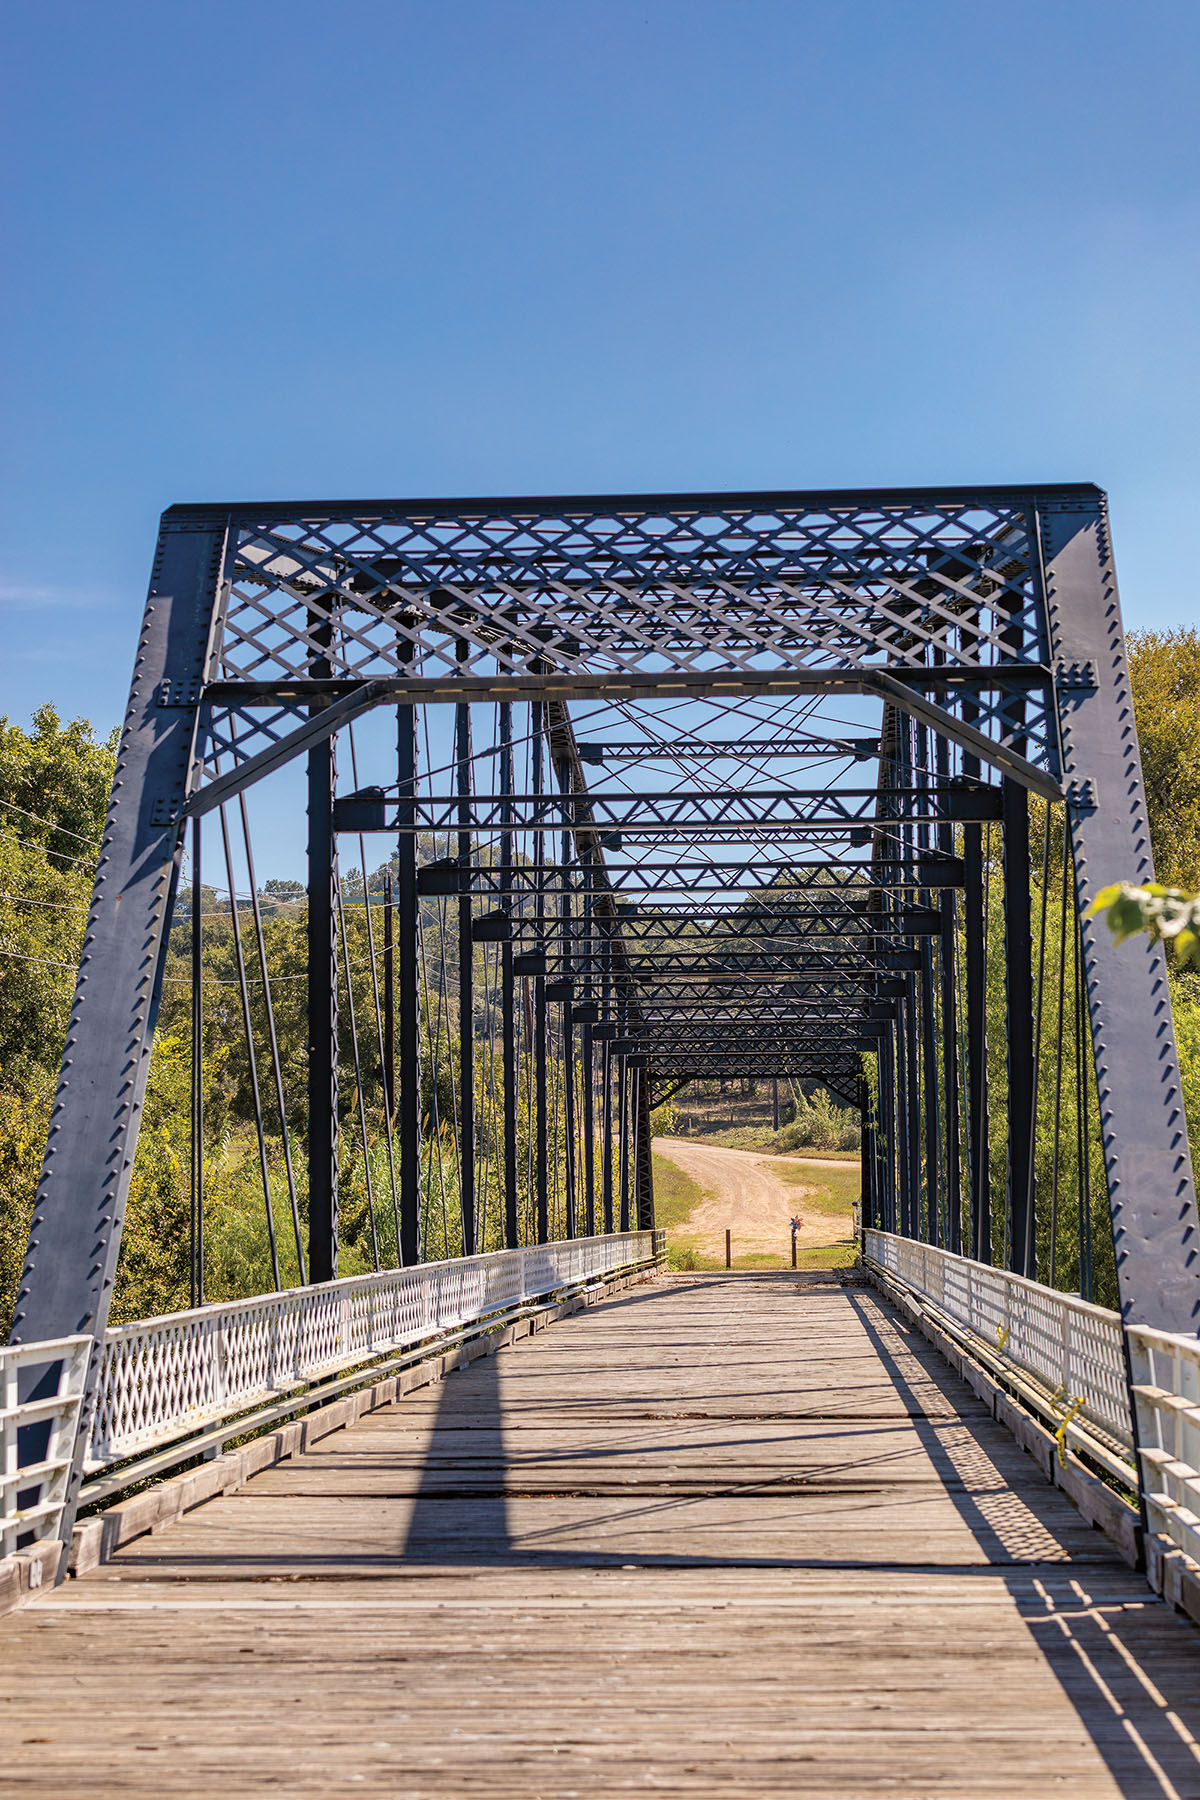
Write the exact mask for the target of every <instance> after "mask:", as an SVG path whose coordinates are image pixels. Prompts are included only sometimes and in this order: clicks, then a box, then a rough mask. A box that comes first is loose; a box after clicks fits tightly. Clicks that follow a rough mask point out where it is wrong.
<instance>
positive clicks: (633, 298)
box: [0, 0, 1200, 728]
mask: <svg viewBox="0 0 1200 1800" xmlns="http://www.w3.org/2000/svg"><path fill="white" fill-rule="evenodd" d="M3 35H4V41H3V43H2V44H0V54H2V55H3V59H4V64H5V67H6V68H7V71H8V78H7V90H8V91H7V95H6V99H5V105H4V108H3V114H4V118H3V124H2V126H0V131H2V133H3V138H4V145H3V166H4V170H5V176H4V180H5V190H6V191H5V196H4V218H3V231H4V242H5V244H6V247H7V252H8V256H7V261H8V266H9V271H10V277H11V279H10V282H9V284H8V290H7V293H6V295H5V297H4V300H3V308H2V311H3V320H2V323H3V331H4V342H5V344H6V346H7V351H8V356H7V372H6V373H7V379H6V383H5V390H4V407H5V411H6V414H7V421H6V430H5V432H4V440H5V443H6V446H7V447H6V450H5V452H4V457H5V469H4V480H3V487H4V500H3V516H2V520H0V534H2V535H0V556H2V561H0V619H2V620H3V626H4V631H5V656H4V659H3V664H2V666H0V711H7V712H8V713H9V714H10V715H11V716H12V717H13V718H15V719H17V720H18V721H21V722H24V721H25V720H26V719H27V718H28V714H29V711H30V709H31V708H32V707H33V706H34V705H35V704H36V703H37V702H38V701H39V700H42V699H51V700H54V701H55V702H56V703H57V704H58V705H59V707H60V709H61V710H63V711H64V712H66V713H68V714H73V713H76V712H82V713H85V714H86V715H87V716H89V717H91V718H92V719H93V720H94V721H95V723H96V724H97V726H99V727H103V728H108V727H109V726H111V724H113V723H114V722H115V721H116V720H117V719H118V718H119V716H120V713H121V710H122V705H123V700H124V691H125V684H126V681H127V678H128V671H129V667H130V663H131V660H132V653H133V644H134V635H135V631H136V627H137V622H138V619H139V617H140V612H141V606H142V600H143V596H144V590H145V582H146V577H147V573H148V569H149V563H150V555H151V551H152V548H153V540H154V530H155V522H156V519H157V515H158V513H159V512H160V511H161V509H162V508H163V507H164V506H166V505H168V504H170V503H171V502H173V501H177V500H204V499H212V498H223V499H224V498H235V497H238V498H244V497H261V498H267V497H287V496H293V497H300V496H325V495H363V496H367V495H385V494H386V495H403V494H406V493H412V494H439V493H444V494H464V493H519V492H548V493H553V492H572V491H573V492H580V491H591V490H595V491H603V490H606V489H618V490H624V491H629V490H638V489H646V490H656V489H657V490H662V489H675V488H678V489H688V488H740V487H759V486H763V487H781V488H786V487H808V486H838V485H843V484H856V485H857V484H875V483H878V484H909V483H927V482H940V481H953V482H964V483H965V482H973V481H981V482H982V481H1008V480H1017V481H1027V480H1074V479H1087V480H1095V481H1098V482H1100V483H1101V484H1103V485H1104V486H1106V487H1107V488H1108V489H1109V492H1110V495H1111V498H1112V504H1113V514H1114V525H1115V532H1116V544H1117V551H1118V562H1119V569H1120V573H1121V579H1122V592H1123V599H1124V605H1125V612H1126V618H1127V621H1128V622H1129V623H1131V624H1172V623H1179V622H1184V621H1189V620H1192V619H1194V618H1195V617H1196V616H1197V614H1198V612H1200V608H1198V607H1197V582H1196V578H1195V575H1194V572H1193V560H1194V545H1195V543H1196V542H1197V540H1198V539H1200V504H1198V498H1197V496H1198V476H1200V453H1198V449H1197V434H1198V425H1197V420H1198V416H1200V407H1198V399H1200V395H1198V386H1200V383H1198V379H1197V377H1198V374H1200V348H1198V334H1197V314H1198V308H1197V289H1198V286H1200V281H1198V277H1200V236H1198V232H1197V225H1198V222H1200V205H1198V201H1200V193H1198V179H1197V177H1198V170H1197V142H1198V127H1197V113H1196V94H1197V91H1198V75H1200V68H1198V64H1200V7H1197V6H1196V5H1195V4H1194V0H1192V3H1191V4H1160V3H1158V0H1141V3H1140V4H1138V5H1136V6H1134V5H1133V4H1132V3H1128V0H1123V3H1120V4H1113V3H1111V0H1110V3H1106V0H1089V3H1088V4H1081V3H1076V0H1039V3H1038V4H1026V3H1025V0H1005V3H1004V4H999V5H997V4H988V3H986V0H985V3H980V4H972V5H963V4H962V3H961V0H960V3H959V4H957V5H950V4H944V3H942V0H905V3H903V4H902V3H900V0H841V4H838V5H834V6H830V5H828V4H824V5H821V6H816V5H810V4H807V3H806V0H790V3H788V4H779V3H777V0H740V4H736V5H735V4H732V3H725V0H686V3H679V0H639V3H638V4H634V5H631V4H628V3H627V0H558V3H557V4H550V3H547V0H487V3H483V0H436V3H431V0H388V3H386V4H384V3H379V0H339V3H338V4H336V5H334V4H324V3H322V4H317V3H315V0H287V4H281V3H276V0H238V3H237V4H228V3H227V0H204V3H203V4H200V3H198V0H169V3H168V4H166V5H164V4H162V0H157V3H156V4H153V5H152V4H150V3H149V0H139V3H134V0H105V4H104V5H102V6H97V5H96V4H95V3H94V0H87V3H86V4H84V3H80V0H37V3H36V4H34V3H32V0H9V4H8V6H7V8H6V9H5V23H4V27H3Z"/></svg>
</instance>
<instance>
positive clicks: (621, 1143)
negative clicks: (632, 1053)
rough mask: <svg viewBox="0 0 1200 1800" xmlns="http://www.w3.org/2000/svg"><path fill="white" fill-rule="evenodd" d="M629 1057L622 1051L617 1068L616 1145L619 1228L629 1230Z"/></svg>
mask: <svg viewBox="0 0 1200 1800" xmlns="http://www.w3.org/2000/svg"><path fill="white" fill-rule="evenodd" d="M629 1114H630V1106H629V1058H628V1057H627V1056H626V1055H625V1054H624V1052H622V1054H621V1055H620V1057H619V1058H618V1070H617V1145H618V1151H619V1157H620V1207H621V1223H620V1230H622V1231H628V1230H629Z"/></svg>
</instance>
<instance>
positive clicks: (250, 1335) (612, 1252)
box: [84, 1231, 658, 1473]
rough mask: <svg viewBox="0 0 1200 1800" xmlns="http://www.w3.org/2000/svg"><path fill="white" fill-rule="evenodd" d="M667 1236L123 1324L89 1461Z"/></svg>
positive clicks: (593, 1269) (190, 1427)
mask: <svg viewBox="0 0 1200 1800" xmlns="http://www.w3.org/2000/svg"><path fill="white" fill-rule="evenodd" d="M657 1236H658V1234H656V1233H654V1232H649V1231H629V1232H618V1233H614V1234H613V1235H611V1236H607V1237H593V1238H573V1239H568V1240H565V1241H560V1242H557V1243H553V1244H539V1245H536V1246H534V1247H532V1248H530V1249H527V1250H496V1251H491V1252H489V1253H487V1254H486V1255H483V1256H472V1257H460V1258H456V1259H454V1260H452V1261H447V1262H437V1263H419V1264H416V1265H414V1267H412V1268H410V1269H387V1270H384V1271H383V1272H382V1273H380V1274H378V1275H356V1276H351V1277H349V1278H348V1279H346V1280H342V1281H328V1282H323V1283H321V1284H320V1285H319V1286H315V1287H307V1288H290V1289H288V1290H286V1291H285V1292H284V1293H281V1294H264V1295H261V1296H259V1297H257V1298H255V1299H252V1300H236V1301H230V1302H228V1303H225V1304H217V1305H213V1306H202V1307H199V1308H197V1309H196V1310H195V1311H193V1312H182V1313H168V1314H166V1315H165V1316H164V1317H162V1318H158V1319H143V1320H140V1321H138V1322H137V1323H136V1324H132V1325H119V1326H116V1327H114V1328H113V1329H111V1330H110V1331H109V1332H108V1333H107V1335H106V1338H105V1345H104V1362H103V1368H102V1371H101V1381H100V1394H99V1398H98V1401H97V1405H96V1408H95V1413H94V1416H93V1422H92V1431H91V1440H90V1442H89V1445H88V1452H87V1457H86V1461H85V1464H84V1466H85V1468H86V1469H87V1470H88V1472H89V1473H91V1472H94V1471H96V1470H98V1469H104V1468H107V1467H109V1466H110V1465H111V1464H112V1463H115V1462H121V1461H123V1460H124V1459H125V1458H127V1457H130V1456H133V1455H134V1454H135V1453H137V1452H139V1451H145V1450H148V1449H153V1448H155V1447H157V1446H158V1445H162V1444H167V1443H170V1442H171V1441H172V1440H174V1439H177V1438H180V1437H183V1436H185V1435H187V1434H190V1433H191V1432H193V1431H198V1430H199V1429H200V1428H201V1427H203V1426H205V1425H210V1424H214V1423H216V1422H218V1421H220V1420H223V1419H227V1418H233V1417H234V1416H235V1415H237V1414H238V1413H242V1412H245V1411H247V1410H248V1409H249V1408H251V1407H253V1406H255V1405H256V1404H258V1403H260V1402H262V1401H265V1400H270V1399H272V1398H273V1397H276V1396H279V1395H281V1394H285V1393H287V1392H288V1391H289V1390H293V1389H295V1388H298V1387H302V1386H304V1385H305V1384H307V1383H308V1382H311V1381H314V1380H316V1379H317V1378H319V1377H321V1376H324V1375H328V1374H330V1373H331V1372H333V1371H335V1370H339V1369H346V1368H350V1367H352V1366H353V1365H354V1364H356V1363H363V1362H368V1361H369V1360H370V1359H371V1358H372V1357H375V1356H378V1355H381V1354H383V1353H385V1352H386V1351H389V1350H398V1349H403V1348H404V1347H405V1346H406V1345H412V1344H416V1343H419V1342H420V1341H421V1340H422V1339H424V1338H428V1337H432V1336H434V1335H436V1334H437V1333H439V1332H445V1331H451V1330H454V1329H455V1328H457V1327H459V1326H464V1325H471V1324H474V1323H476V1322H478V1321H481V1320H485V1319H486V1318H488V1317H489V1316H490V1315H492V1314H500V1313H503V1312H505V1311H511V1310H512V1309H513V1308H514V1307H519V1306H520V1305H521V1304H522V1303H523V1302H525V1301H532V1300H537V1299H540V1298H542V1297H544V1296H546V1295H548V1294H552V1293H554V1292H556V1291H558V1290H560V1289H562V1288H568V1287H573V1286H575V1285H576V1284H577V1283H580V1282H585V1281H588V1280H589V1279H591V1278H593V1277H596V1276H600V1275H605V1274H611V1273H613V1272H614V1271H616V1270H618V1269H621V1268H624V1267H628V1266H629V1265H631V1264H634V1263H639V1262H645V1261H647V1260H649V1258H650V1257H652V1256H653V1255H654V1254H655V1250H656V1247H657V1245H656V1238H657Z"/></svg>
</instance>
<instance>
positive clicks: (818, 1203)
mask: <svg viewBox="0 0 1200 1800" xmlns="http://www.w3.org/2000/svg"><path fill="white" fill-rule="evenodd" d="M774 1173H775V1174H776V1175H778V1177H779V1179H780V1181H786V1182H788V1183H790V1184H791V1185H792V1186H793V1187H810V1188H814V1189H815V1190H816V1191H815V1192H814V1193H811V1194H799V1195H798V1196H797V1198H796V1204H797V1206H798V1207H799V1209H800V1211H801V1213H802V1214H803V1213H804V1212H805V1211H806V1210H807V1211H808V1212H814V1213H820V1214H821V1216H822V1217H823V1218H824V1217H828V1216H830V1215H833V1214H836V1213H847V1214H848V1213H849V1212H850V1209H851V1207H852V1206H853V1205H854V1202H855V1201H856V1200H857V1199H858V1197H859V1195H860V1194H861V1192H862V1169H861V1168H860V1166H859V1164H858V1161H857V1158H856V1159H855V1163H854V1166H853V1167H852V1168H848V1169H823V1168H821V1167H820V1165H819V1164H813V1163H808V1164H805V1163H803V1162H800V1161H796V1160H793V1159H792V1158H791V1157H789V1158H788V1159H787V1161H786V1162H785V1161H784V1159H783V1158H782V1157H780V1159H779V1161H778V1162H777V1163H776V1164H775V1166H774Z"/></svg>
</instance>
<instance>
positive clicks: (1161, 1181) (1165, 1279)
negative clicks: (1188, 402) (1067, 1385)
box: [1039, 493, 1200, 1332]
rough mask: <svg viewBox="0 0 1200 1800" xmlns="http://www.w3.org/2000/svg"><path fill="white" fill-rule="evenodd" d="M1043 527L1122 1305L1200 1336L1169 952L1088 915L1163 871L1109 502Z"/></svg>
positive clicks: (1087, 499)
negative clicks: (1112, 893)
mask: <svg viewBox="0 0 1200 1800" xmlns="http://www.w3.org/2000/svg"><path fill="white" fill-rule="evenodd" d="M1039 524H1040V530H1041V546H1042V558H1043V566H1044V568H1045V574H1046V605H1047V611H1048V614H1049V620H1050V649H1051V654H1052V656H1053V659H1054V667H1055V671H1056V677H1057V679H1056V695H1055V700H1056V705H1057V712H1058V722H1059V734H1060V740H1061V744H1062V760H1063V781H1064V784H1065V786H1066V789H1067V817H1068V820H1069V823H1070V831H1071V842H1072V847H1073V849H1074V853H1075V870H1076V899H1077V902H1078V906H1079V909H1080V913H1081V914H1082V915H1084V922H1083V928H1082V929H1083V967H1084V979H1085V982H1086V986H1087V997H1088V1012H1089V1017H1090V1021H1091V1029H1092V1047H1093V1051H1094V1054H1095V1061H1096V1087H1097V1092H1098V1094H1099V1096H1100V1131H1101V1137H1102V1139H1103V1143H1104V1164H1105V1171H1106V1174H1107V1177H1108V1191H1109V1202H1110V1206H1111V1209H1112V1222H1113V1237H1114V1240H1115V1244H1116V1261H1117V1282H1118V1287H1119V1290H1120V1302H1121V1312H1122V1316H1123V1317H1124V1318H1125V1319H1126V1320H1127V1321H1130V1322H1136V1323H1138V1324H1143V1325H1150V1326H1154V1327H1157V1328H1159V1329H1162V1330H1165V1331H1185V1332H1194V1331H1195V1330H1196V1329H1197V1326H1200V1226H1198V1224H1197V1218H1196V1196H1195V1189H1194V1186H1193V1182H1192V1169H1191V1157H1190V1155H1189V1152H1188V1139H1187V1127H1186V1124H1185V1122H1184V1121H1185V1114H1184V1107H1183V1093H1182V1087H1181V1084H1180V1077H1179V1055H1178V1051H1177V1049H1176V1044H1175V1030H1174V1025H1173V1022H1172V1018H1171V1002H1170V991H1169V987H1168V983H1167V961H1166V954H1165V952H1164V950H1163V948H1162V946H1161V945H1158V944H1151V943H1149V942H1148V940H1146V939H1144V938H1137V939H1134V940H1131V941H1130V942H1128V943H1125V944H1121V945H1117V944H1115V943H1114V942H1113V939H1112V936H1111V933H1110V932H1109V930H1108V927H1107V925H1106V924H1104V922H1103V920H1100V919H1088V918H1087V917H1086V913H1087V909H1088V907H1089V906H1090V905H1091V904H1092V902H1093V901H1094V900H1095V898H1096V895H1097V892H1098V891H1099V890H1100V889H1101V888H1103V887H1105V886H1106V885H1107V884H1108V883H1109V882H1113V881H1120V880H1122V879H1125V880H1128V881H1133V882H1137V883H1139V884H1144V883H1146V882H1148V881H1152V880H1153V879H1154V867H1153V862H1152V860H1151V854H1150V831H1149V826H1148V823H1147V817H1146V796H1145V788H1144V785H1143V782H1142V766H1141V757H1140V754H1139V752H1138V744H1137V733H1136V730H1135V727H1134V720H1133V697H1132V694H1131V692H1130V686H1129V665H1128V661H1127V659H1126V655H1125V642H1124V635H1123V633H1122V630H1121V613H1120V608H1119V606H1118V603H1117V589H1116V577H1115V574H1114V571H1113V566H1112V555H1111V550H1110V546H1109V540H1108V521H1107V518H1106V516H1105V510H1104V497H1103V495H1102V494H1099V493H1096V494H1095V495H1094V496H1084V497H1081V498H1080V499H1079V500H1076V501H1071V502H1067V501H1063V502H1059V503H1057V504H1053V503H1052V504H1047V505H1046V506H1044V507H1043V509H1042V512H1041V516H1040V520H1039Z"/></svg>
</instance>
